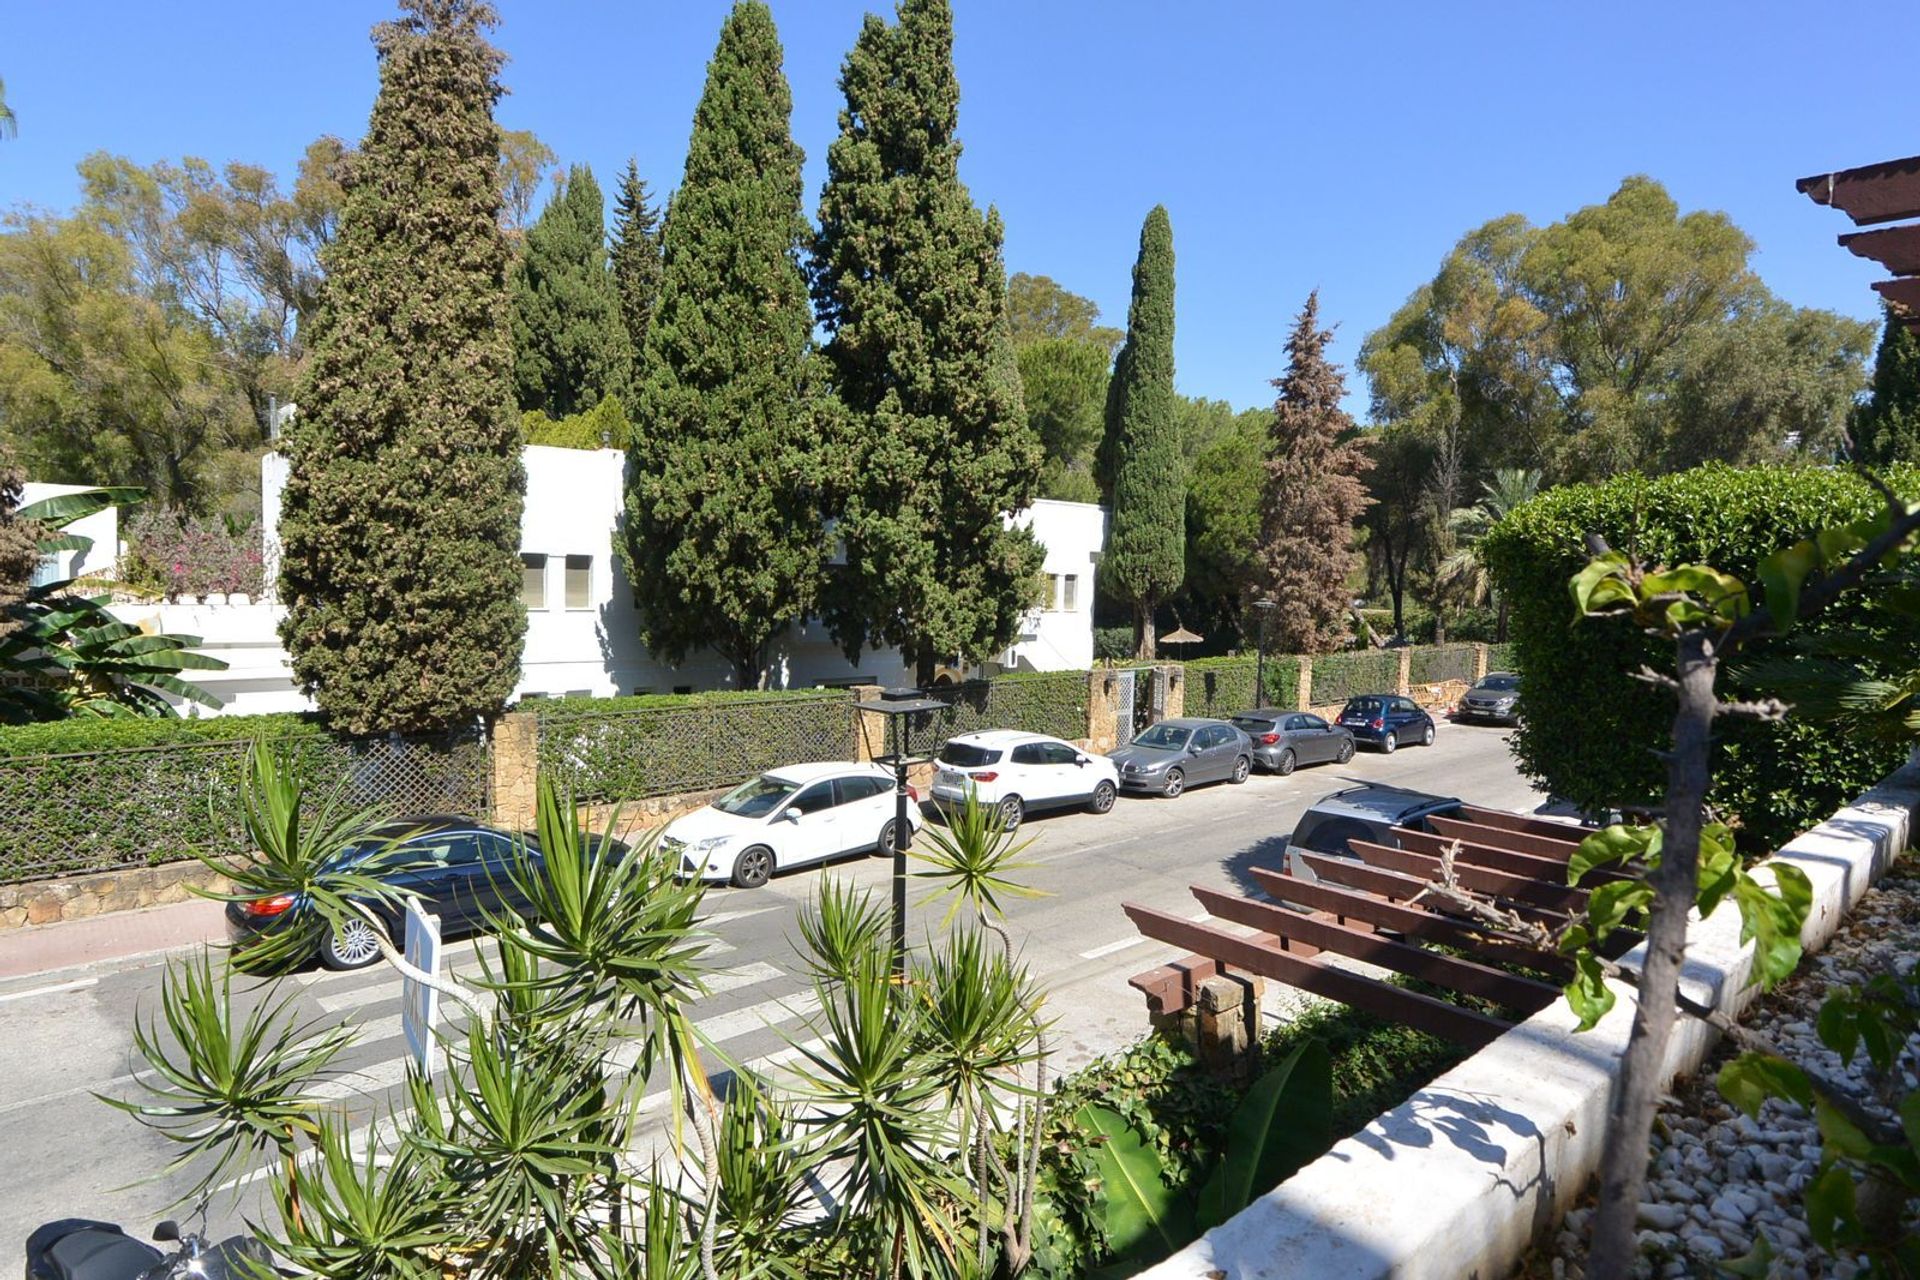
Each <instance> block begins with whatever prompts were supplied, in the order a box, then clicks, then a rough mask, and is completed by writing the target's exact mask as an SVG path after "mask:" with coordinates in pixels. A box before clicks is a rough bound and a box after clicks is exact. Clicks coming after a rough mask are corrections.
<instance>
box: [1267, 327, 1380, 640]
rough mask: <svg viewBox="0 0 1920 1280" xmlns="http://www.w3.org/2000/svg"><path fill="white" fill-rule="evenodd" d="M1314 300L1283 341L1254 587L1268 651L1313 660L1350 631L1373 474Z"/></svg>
mask: <svg viewBox="0 0 1920 1280" xmlns="http://www.w3.org/2000/svg"><path fill="white" fill-rule="evenodd" d="M1319 319H1320V295H1319V294H1318V293H1317V292H1316V293H1311V294H1308V295H1307V305H1306V306H1305V307H1303V308H1301V311H1300V318H1299V319H1298V320H1296V321H1294V325H1293V333H1292V335H1291V336H1289V337H1288V339H1287V371H1286V373H1284V374H1282V375H1281V376H1280V377H1278V378H1276V379H1274V383H1273V385H1274V386H1275V387H1277V388H1279V391H1280V396H1279V399H1278V400H1277V401H1276V402H1275V404H1274V406H1273V423H1272V425H1271V426H1270V427H1269V428H1268V429H1267V466H1266V471H1267V474H1266V484H1265V485H1264V486H1263V487H1262V489H1261V492H1260V551H1259V583H1260V586H1261V588H1262V589H1263V590H1264V591H1265V592H1266V594H1267V597H1268V598H1269V599H1271V600H1273V601H1274V602H1275V604H1276V606H1277V607H1276V608H1275V609H1274V610H1273V613H1272V618H1271V621H1272V630H1271V632H1269V635H1270V637H1271V640H1270V643H1271V644H1272V645H1273V647H1275V648H1277V649H1279V650H1281V651H1282V652H1291V653H1320V652H1323V651H1324V650H1326V649H1329V648H1332V647H1333V646H1334V644H1335V643H1336V642H1337V641H1338V640H1339V639H1340V638H1341V637H1343V636H1345V635H1346V634H1347V632H1348V630H1349V627H1348V623H1347V609H1348V606H1349V603H1350V600H1351V597H1350V595H1349V594H1348V592H1349V590H1350V589H1349V587H1348V585H1347V580H1348V579H1349V578H1350V577H1351V576H1352V575H1353V571H1354V568H1355V566H1357V565H1358V564H1359V553H1358V552H1356V551H1355V550H1354V548H1353V523H1354V521H1355V520H1356V519H1357V518H1358V517H1359V515H1360V513H1361V512H1362V511H1364V510H1366V508H1367V507H1368V505H1369V504H1370V502H1371V499H1369V498H1368V497H1367V488H1366V484H1365V480H1364V477H1365V476H1366V473H1367V471H1368V470H1369V469H1370V468H1371V467H1372V466H1373V460H1372V458H1371V457H1369V456H1368V453H1367V449H1366V446H1365V445H1364V444H1363V443H1361V442H1360V440H1359V439H1358V438H1357V435H1356V433H1355V429H1354V422H1353V419H1352V418H1351V417H1349V416H1348V415H1347V412H1346V411H1345V410H1344V409H1342V408H1341V407H1340V399H1341V397H1342V396H1344V395H1345V394H1346V381H1345V379H1344V378H1343V377H1342V376H1341V373H1340V366H1338V365H1336V364H1334V363H1332V362H1331V361H1329V360H1328V359H1327V343H1328V341H1329V340H1331V339H1332V337H1333V333H1332V331H1331V330H1327V329H1322V328H1321V327H1320V324H1319Z"/></svg>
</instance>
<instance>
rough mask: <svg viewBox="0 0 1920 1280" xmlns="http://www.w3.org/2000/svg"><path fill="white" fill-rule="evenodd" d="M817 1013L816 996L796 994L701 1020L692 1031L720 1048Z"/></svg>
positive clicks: (801, 992) (807, 992)
mask: <svg viewBox="0 0 1920 1280" xmlns="http://www.w3.org/2000/svg"><path fill="white" fill-rule="evenodd" d="M818 1012H820V997H819V995H818V994H817V993H816V992H812V991H796V992H794V993H793V994H792V995H790V996H780V997H777V998H776V999H772V1000H762V1001H761V1002H760V1003H759V1004H750V1005H747V1006H746V1007H745V1008H742V1009H733V1010H730V1011H729V1012H727V1013H721V1014H716V1015H714V1016H713V1017H711V1018H703V1019H701V1020H699V1021H697V1022H695V1023H694V1024H693V1029H694V1030H695V1031H698V1032H699V1033H700V1034H701V1035H703V1036H705V1037H706V1038H707V1039H708V1040H711V1041H713V1042H714V1043H715V1044H720V1043H724V1042H725V1041H728V1040H733V1039H736V1038H738V1037H740V1036H743V1035H746V1034H747V1033H749V1032H752V1031H760V1030H762V1029H764V1028H767V1027H771V1026H773V1025H774V1024H775V1023H777V1022H786V1021H788V1020H790V1019H793V1018H804V1017H807V1016H809V1015H810V1014H815V1013H818Z"/></svg>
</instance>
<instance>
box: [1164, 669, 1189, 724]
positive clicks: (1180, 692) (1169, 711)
mask: <svg viewBox="0 0 1920 1280" xmlns="http://www.w3.org/2000/svg"><path fill="white" fill-rule="evenodd" d="M1159 678H1160V683H1161V687H1162V688H1163V689H1164V690H1165V691H1166V696H1165V698H1164V700H1163V701H1162V703H1161V706H1160V717H1161V718H1162V719H1166V720H1172V719H1175V718H1177V717H1179V716H1183V715H1185V714H1187V669H1186V668H1185V667H1183V666H1181V665H1180V664H1179V663H1177V662H1171V663H1168V664H1167V665H1166V666H1163V667H1161V668H1160V670H1159Z"/></svg>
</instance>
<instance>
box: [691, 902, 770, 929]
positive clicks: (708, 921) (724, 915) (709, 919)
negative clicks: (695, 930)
mask: <svg viewBox="0 0 1920 1280" xmlns="http://www.w3.org/2000/svg"><path fill="white" fill-rule="evenodd" d="M779 909H780V908H779V906H778V905H775V906H770V907H743V908H741V909H740V910H738V911H720V912H716V913H715V914H713V915H710V916H705V917H702V918H701V919H698V920H695V921H694V922H693V923H694V924H695V925H697V926H699V927H701V928H706V929H711V928H713V927H714V926H715V925H719V924H731V923H732V922H733V921H735V920H745V919H746V918H747V917H748V916H760V915H765V914H766V913H767V912H769V911H778V910H779Z"/></svg>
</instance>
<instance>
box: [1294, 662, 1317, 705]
mask: <svg viewBox="0 0 1920 1280" xmlns="http://www.w3.org/2000/svg"><path fill="white" fill-rule="evenodd" d="M1294 661H1295V662H1298V663H1299V664H1300V683H1299V688H1300V693H1299V696H1298V697H1297V698H1296V699H1295V701H1296V702H1298V703H1299V704H1300V705H1299V706H1297V707H1295V708H1294V710H1296V711H1311V710H1313V658H1312V657H1311V656H1309V655H1308V654H1304V653H1303V654H1301V655H1300V656H1299V657H1298V658H1295V659H1294Z"/></svg>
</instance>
